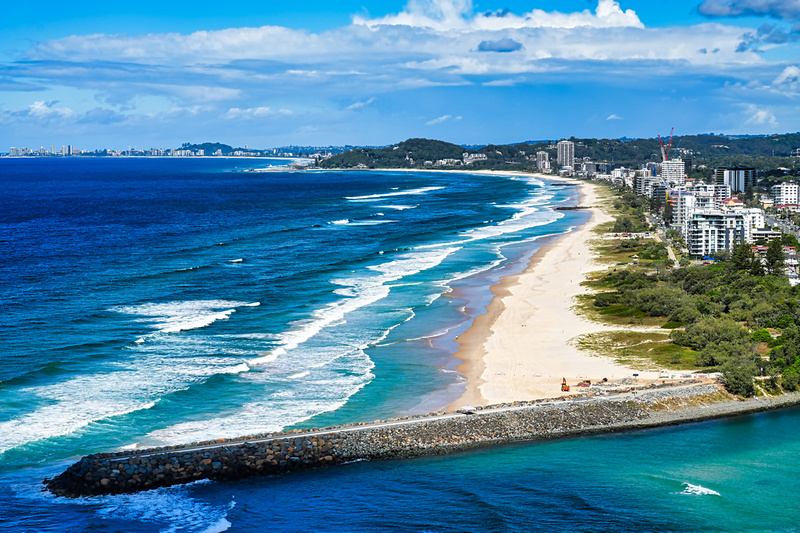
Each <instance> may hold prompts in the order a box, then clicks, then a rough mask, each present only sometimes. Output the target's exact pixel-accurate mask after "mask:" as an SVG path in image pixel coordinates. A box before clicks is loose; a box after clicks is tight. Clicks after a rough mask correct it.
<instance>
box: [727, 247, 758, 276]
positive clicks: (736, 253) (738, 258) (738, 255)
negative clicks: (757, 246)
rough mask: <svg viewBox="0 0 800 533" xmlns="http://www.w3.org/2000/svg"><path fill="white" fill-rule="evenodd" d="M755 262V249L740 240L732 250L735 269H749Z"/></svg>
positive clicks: (732, 263)
mask: <svg viewBox="0 0 800 533" xmlns="http://www.w3.org/2000/svg"><path fill="white" fill-rule="evenodd" d="M752 262H753V251H752V250H751V249H750V245H748V244H747V243H744V242H740V243H738V244H735V245H734V246H733V250H732V251H731V265H732V266H733V268H734V269H735V270H749V269H750V267H751V265H752Z"/></svg>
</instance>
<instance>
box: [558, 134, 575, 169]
mask: <svg viewBox="0 0 800 533" xmlns="http://www.w3.org/2000/svg"><path fill="white" fill-rule="evenodd" d="M556 149H557V150H558V166H559V167H570V168H572V167H573V166H574V165H575V143H574V142H572V141H559V143H558V144H557V145H556Z"/></svg>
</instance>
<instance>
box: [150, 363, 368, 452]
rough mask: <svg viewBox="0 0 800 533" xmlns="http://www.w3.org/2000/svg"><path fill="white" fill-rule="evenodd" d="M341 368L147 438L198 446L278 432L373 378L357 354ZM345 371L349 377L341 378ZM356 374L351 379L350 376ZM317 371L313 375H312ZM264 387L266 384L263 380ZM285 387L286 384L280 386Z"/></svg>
mask: <svg viewBox="0 0 800 533" xmlns="http://www.w3.org/2000/svg"><path fill="white" fill-rule="evenodd" d="M340 362H341V365H334V366H332V367H329V368H325V369H320V370H319V372H321V373H322V375H323V376H325V377H324V378H323V379H316V380H293V381H291V382H289V383H292V384H293V385H292V388H290V389H286V388H284V389H283V390H279V391H277V392H273V393H272V394H270V395H269V397H268V398H266V399H264V400H261V401H255V402H249V403H246V404H244V405H243V406H242V407H241V408H240V409H238V410H237V411H235V412H233V413H231V414H229V415H224V416H220V417H217V418H212V419H208V420H195V421H191V422H184V423H180V424H175V425H173V426H170V427H168V428H164V429H160V430H157V431H154V432H152V433H150V434H149V435H148V436H147V438H148V439H151V440H155V441H157V442H159V443H164V444H179V443H187V442H199V441H205V440H211V439H218V438H234V437H241V436H244V435H255V434H260V433H268V432H274V431H280V430H282V429H283V428H285V427H287V426H291V425H295V424H299V423H301V422H303V421H305V420H308V419H310V418H312V417H314V416H317V415H319V414H322V413H327V412H330V411H335V410H336V409H339V408H341V407H342V406H344V405H345V404H346V403H347V400H348V399H349V398H350V397H351V396H352V395H353V394H355V393H357V392H358V391H359V390H361V389H362V388H363V387H364V386H365V385H366V384H367V383H369V382H370V381H372V379H373V378H374V376H373V374H372V373H371V370H372V368H373V367H374V364H373V363H372V361H371V360H370V359H369V357H367V355H366V354H365V353H364V352H363V351H361V350H358V351H356V352H351V353H350V355H349V357H348V358H347V360H343V361H340ZM344 369H347V370H348V372H349V373H350V374H349V375H343V374H342V373H341V372H342V370H344ZM354 371H357V372H358V374H356V375H353V374H352V372H354ZM316 372H317V371H315V373H316ZM265 384H267V385H269V382H267V381H266V380H265ZM282 386H283V387H286V383H283V384H282Z"/></svg>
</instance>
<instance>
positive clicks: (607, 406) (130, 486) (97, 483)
mask: <svg viewBox="0 0 800 533" xmlns="http://www.w3.org/2000/svg"><path fill="white" fill-rule="evenodd" d="M642 392H644V394H641V393H640V394H639V396H638V397H637V396H636V395H635V394H633V392H632V391H631V392H624V393H622V394H619V395H617V396H615V397H604V396H597V397H585V396H584V397H575V398H572V399H562V400H553V401H536V402H518V403H514V404H504V405H502V406H491V407H484V408H481V409H475V410H470V411H463V410H462V411H461V412H457V413H442V412H437V413H432V414H430V415H425V416H419V417H403V418H398V419H393V420H389V421H376V422H373V423H359V424H353V425H344V426H336V427H331V428H325V429H312V430H295V431H291V432H283V433H277V434H271V435H259V436H251V437H245V438H240V439H232V440H223V439H221V440H219V441H213V442H205V443H198V444H191V445H185V446H171V447H165V448H156V449H149V450H136V451H126V452H116V453H100V454H94V455H89V456H87V457H84V458H82V459H81V460H80V461H78V462H77V463H75V464H74V465H72V466H70V467H69V468H68V469H67V470H66V471H65V472H63V473H62V474H60V475H59V476H57V477H55V478H53V479H52V480H45V483H46V488H47V490H49V491H51V492H52V493H54V494H56V495H59V496H67V497H77V496H92V495H101V494H120V493H129V492H137V491H142V490H149V489H154V488H158V487H167V486H171V485H176V484H181V483H189V482H192V481H197V480H200V479H212V480H237V479H244V478H248V477H252V476H266V475H277V474H284V473H287V472H291V471H295V470H301V469H311V468H319V467H327V466H333V465H337V464H341V463H347V462H352V461H356V460H373V459H388V458H403V457H414V456H420V455H430V454H442V453H448V452H453V451H458V450H466V449H471V448H477V447H482V446H489V445H493V444H502V443H509V442H519V441H527V440H536V439H547V438H557V437H566V436H570V435H579V434H587V433H598V432H604V431H619V430H625V429H632V428H641V427H649V426H656V425H664V424H671V423H679V422H681V421H690V420H699V419H703V418H712V417H715V416H729V415H731V414H737V413H738V412H742V411H747V410H764V409H770V408H775V407H780V406H784V405H793V404H797V403H800V396H797V395H796V396H794V397H788V396H789V395H787V397H786V398H783V399H781V400H779V402H780V404H775V405H773V403H774V402H775V401H778V400H775V401H773V403H770V401H763V402H761V403H757V404H754V403H752V401H751V402H736V401H730V402H727V403H728V404H730V405H727V406H726V407H724V408H721V407H719V406H718V405H717V407H714V408H709V407H708V406H706V405H703V403H702V401H700V402H699V403H698V404H696V405H690V406H689V407H687V408H685V409H684V408H681V409H672V410H664V409H656V408H655V407H654V406H655V405H656V403H658V402H662V401H663V400H664V399H669V398H679V399H680V400H681V401H684V402H685V401H690V400H691V398H692V397H698V398H703V397H709V396H715V395H718V394H719V391H718V389H717V387H716V386H714V385H701V386H690V387H682V388H676V389H674V390H672V391H671V392H670V391H668V389H664V388H658V389H656V390H653V389H650V390H648V391H647V392H645V391H642ZM753 401H755V400H753ZM718 403H719V400H718V399H716V400H715V405H716V404H718ZM745 404H747V406H746V405H745ZM745 407H747V408H746V409H745Z"/></svg>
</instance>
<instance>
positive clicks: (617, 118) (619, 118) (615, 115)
mask: <svg viewBox="0 0 800 533" xmlns="http://www.w3.org/2000/svg"><path fill="white" fill-rule="evenodd" d="M606 120H622V117H621V116H619V115H617V114H616V113H611V114H610V115H608V116H607V117H606Z"/></svg>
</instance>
